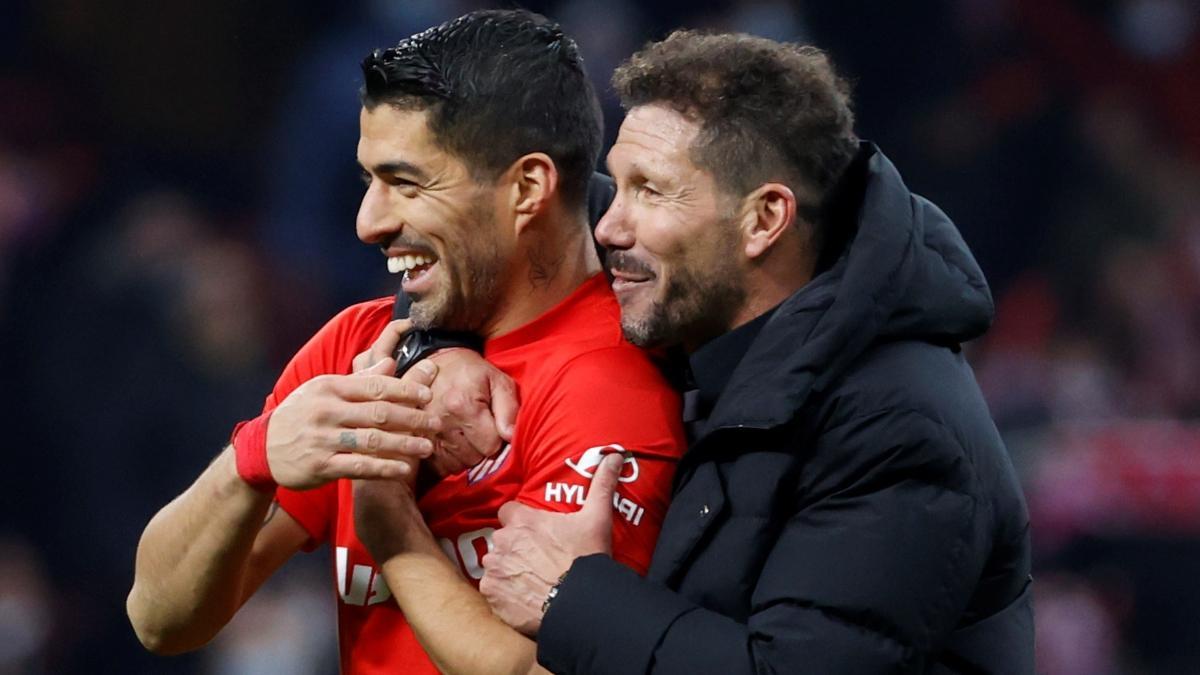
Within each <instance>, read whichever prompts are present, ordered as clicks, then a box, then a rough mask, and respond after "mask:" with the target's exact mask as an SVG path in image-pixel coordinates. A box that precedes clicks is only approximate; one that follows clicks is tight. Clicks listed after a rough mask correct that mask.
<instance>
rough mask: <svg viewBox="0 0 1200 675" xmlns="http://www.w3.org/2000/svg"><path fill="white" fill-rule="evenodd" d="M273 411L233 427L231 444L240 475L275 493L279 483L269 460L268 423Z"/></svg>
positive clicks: (253, 484)
mask: <svg viewBox="0 0 1200 675" xmlns="http://www.w3.org/2000/svg"><path fill="white" fill-rule="evenodd" d="M270 419H271V413H269V412H267V413H263V414H262V415H259V416H258V417H255V418H254V419H252V420H247V421H245V422H242V423H240V424H238V425H237V426H236V427H234V428H233V435H232V437H231V439H230V445H231V446H233V457H234V464H235V467H236V468H237V474H238V477H239V478H241V479H242V480H243V481H244V482H245V483H246V484H247V485H249V486H250V487H252V488H254V489H255V490H258V491H259V492H263V493H268V494H269V493H273V492H275V488H276V487H278V485H277V484H276V483H275V478H274V477H273V476H272V475H271V466H270V464H269V463H268V461H267V424H268V422H269V421H270Z"/></svg>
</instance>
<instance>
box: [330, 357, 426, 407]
mask: <svg viewBox="0 0 1200 675" xmlns="http://www.w3.org/2000/svg"><path fill="white" fill-rule="evenodd" d="M390 362H391V359H385V360H384V361H380V362H379V363H378V364H376V365H375V366H372V367H371V368H370V369H369V370H366V371H364V372H362V373H359V374H357V375H351V376H339V375H330V376H325V377H323V378H322V387H323V388H324V389H325V390H326V391H327V392H329V393H331V394H333V395H334V396H336V397H338V398H340V399H342V400H344V401H391V402H393V403H400V404H403V405H409V406H414V407H420V406H424V405H425V404H426V403H429V401H430V400H432V399H433V391H432V390H430V388H429V384H428V382H427V381H425V380H424V379H423V378H426V377H428V378H432V376H433V373H436V372H437V366H435V365H433V364H432V363H430V364H429V367H428V368H422V366H424V365H425V363H426V362H425V361H422V362H421V363H419V364H417V366H415V367H414V368H413V369H412V370H414V371H416V370H421V371H423V372H421V373H417V374H416V375H414V377H413V378H411V379H409V378H408V377H407V375H406V377H405V378H403V379H396V378H395V377H392V376H391V375H390V374H381V373H380V372H376V371H377V369H380V368H387V364H388V363H390ZM314 381H315V380H314Z"/></svg>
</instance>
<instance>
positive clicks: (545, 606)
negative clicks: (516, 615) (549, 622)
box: [542, 567, 571, 618]
mask: <svg viewBox="0 0 1200 675" xmlns="http://www.w3.org/2000/svg"><path fill="white" fill-rule="evenodd" d="M570 571H571V568H569V567H568V568H567V570H566V572H563V573H562V574H560V575H558V581H555V582H554V584H553V585H552V586H550V590H549V591H547V592H546V599H545V600H543V601H542V618H545V617H546V612H548V611H550V605H551V604H552V603H553V602H554V599H555V598H557V597H558V592H559V589H560V588H562V584H563V582H564V581H566V580H567V573H568V572H570Z"/></svg>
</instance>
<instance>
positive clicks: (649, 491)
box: [265, 275, 686, 674]
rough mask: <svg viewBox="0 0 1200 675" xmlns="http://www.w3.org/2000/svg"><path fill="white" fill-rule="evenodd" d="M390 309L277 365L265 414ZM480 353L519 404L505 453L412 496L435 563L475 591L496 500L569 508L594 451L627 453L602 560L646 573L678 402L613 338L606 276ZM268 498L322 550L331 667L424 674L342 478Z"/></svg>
mask: <svg viewBox="0 0 1200 675" xmlns="http://www.w3.org/2000/svg"><path fill="white" fill-rule="evenodd" d="M393 303H394V300H393V299H391V298H388V299H381V300H375V301H371V302H366V303H362V304H359V305H355V306H353V307H350V308H348V309H346V310H345V311H343V312H342V313H340V314H339V315H338V316H336V317H334V319H333V320H332V321H330V322H329V323H328V324H327V325H326V326H325V327H324V328H322V329H321V330H320V331H319V332H318V333H317V334H316V335H315V336H314V337H313V338H312V340H310V341H309V342H308V344H306V345H305V346H304V347H303V348H302V349H301V350H300V352H299V353H297V354H296V356H295V357H294V358H293V359H292V361H291V363H289V364H288V366H287V367H286V368H285V369H284V372H283V374H282V376H281V377H280V379H279V382H278V383H277V385H276V387H275V389H274V391H273V392H272V393H271V395H270V396H268V397H267V402H266V407H265V409H266V410H270V409H272V408H274V407H275V406H276V405H278V403H279V402H281V401H283V400H284V399H285V398H286V397H287V396H288V394H290V393H291V392H292V391H293V390H294V389H296V388H297V387H298V386H300V385H301V384H303V383H304V382H305V381H307V380H309V379H311V378H313V377H316V376H319V375H323V374H346V373H349V372H351V360H352V359H353V358H354V356H355V355H356V354H358V353H360V352H362V351H364V350H365V349H367V348H368V347H369V346H370V345H371V343H373V342H374V341H375V339H376V338H377V337H378V336H379V334H380V333H381V332H382V331H383V328H384V327H385V326H386V325H387V323H388V322H389V321H390V320H391V316H392V308H393ZM484 357H485V358H486V359H487V360H488V361H490V362H491V363H493V364H495V365H496V366H497V367H498V368H499V369H500V370H502V371H504V372H505V373H507V374H508V375H509V376H510V377H512V378H513V380H514V381H515V382H516V383H517V386H518V389H519V393H520V399H521V407H520V411H519V412H518V414H517V423H516V428H515V432H514V438H513V441H512V443H511V444H510V445H509V446H508V447H506V448H504V449H503V450H501V452H500V453H498V454H497V455H496V456H495V457H492V458H490V459H487V460H485V461H483V462H481V463H480V464H479V465H477V466H475V467H473V468H471V469H469V470H467V471H464V472H462V473H459V474H456V475H453V476H448V477H446V478H445V479H443V480H442V481H441V482H440V483H438V484H437V485H435V486H434V487H433V488H431V489H430V490H429V491H428V492H427V493H426V494H425V495H424V496H422V497H421V499H420V501H419V503H418V505H419V507H420V509H421V512H422V514H424V516H425V520H426V522H427V523H428V524H429V528H430V530H431V531H432V532H433V534H434V536H435V537H437V539H438V542H439V543H440V544H441V546H442V548H443V550H444V551H445V552H446V555H447V556H449V557H450V558H451V559H452V560H454V561H455V562H456V563H457V564H458V566H459V570H460V571H461V573H462V574H463V575H464V577H465V578H466V579H467V580H468V581H470V582H471V583H473V584H475V586H476V587H478V584H479V579H480V578H481V577H482V576H483V568H482V566H481V565H480V560H481V559H482V557H483V555H484V554H485V553H487V551H488V550H489V549H490V547H491V534H492V532H493V531H494V530H495V529H496V528H498V527H499V521H498V520H497V519H496V512H497V511H498V510H499V508H500V506H501V505H502V504H504V503H505V502H507V501H510V500H513V499H516V500H519V501H521V502H523V503H525V504H529V505H531V506H535V507H537V508H542V509H549V510H554V511H575V510H578V508H579V507H580V506H581V505H582V503H583V498H584V496H585V494H586V491H587V487H588V485H589V483H590V480H591V475H592V473H593V471H594V469H595V467H596V465H597V464H598V463H599V460H600V457H601V456H602V454H603V453H604V452H605V451H606V450H607V449H610V448H611V449H627V450H630V451H632V452H633V453H634V457H633V458H631V459H627V460H626V462H625V466H624V468H623V470H622V474H621V482H620V484H619V486H618V489H617V494H616V495H615V497H614V503H613V508H614V510H615V513H614V514H613V515H614V519H613V522H614V527H613V555H614V557H615V558H616V559H617V560H619V561H621V562H623V563H625V564H627V565H629V566H630V567H632V568H634V569H636V570H637V571H638V572H639V573H642V574H644V573H645V571H646V569H647V567H648V566H649V564H650V556H651V553H652V551H653V549H654V542H655V540H656V539H657V537H658V530H659V527H660V526H661V524H662V519H663V517H664V515H665V514H666V510H667V501H668V498H669V495H670V489H671V478H672V475H673V473H674V470H675V465H676V462H677V460H678V458H679V456H680V455H681V454H682V452H683V450H684V448H685V447H686V442H685V440H684V435H683V429H682V425H681V423H680V400H679V396H678V394H677V393H676V392H675V391H674V390H673V389H672V388H671V387H670V386H669V385H668V383H667V382H666V380H665V379H664V378H663V376H662V374H661V373H660V372H659V370H658V368H657V367H656V366H655V365H654V363H653V362H652V361H651V360H650V358H649V357H648V356H647V355H646V354H645V353H644V352H642V351H641V350H639V349H638V348H636V347H634V346H633V345H631V344H629V343H628V342H626V341H625V340H624V339H623V338H622V336H621V329H620V311H619V307H618V305H617V302H616V298H615V297H614V296H613V293H612V290H611V289H610V288H609V286H608V283H607V280H606V279H605V278H604V276H603V275H596V276H595V277H592V278H591V279H589V280H588V281H586V282H584V283H583V284H582V285H580V286H579V288H577V289H576V290H575V291H574V292H573V293H572V294H571V295H570V296H569V297H567V298H566V299H564V300H563V301H562V302H560V303H559V304H558V305H556V306H555V307H554V308H552V309H550V310H549V311H547V312H546V313H545V314H543V315H541V316H540V317H538V318H537V319H535V320H533V321H531V322H530V323H528V324H526V325H524V326H521V327H520V328H517V329H516V330H514V331H512V332H509V333H506V334H505V335H502V336H499V337H497V338H495V339H492V340H489V341H488V342H487V343H486V344H485V345H484ZM277 499H278V501H279V503H280V505H281V506H282V508H283V509H284V510H286V511H287V512H288V513H289V514H290V515H291V516H292V517H293V518H295V519H296V521H297V522H298V523H300V525H301V526H302V527H304V529H305V530H306V531H307V532H308V534H309V537H310V541H309V543H308V545H307V546H306V548H307V549H308V550H312V549H313V548H315V547H317V546H319V545H320V544H322V543H330V545H331V546H332V547H333V549H334V555H333V565H332V567H333V569H332V572H333V586H334V589H335V591H336V602H337V608H338V641H339V647H340V650H341V665H342V672H343V673H355V674H367V673H399V672H403V673H436V672H437V669H436V668H435V667H434V666H433V663H432V662H431V661H430V660H429V657H428V656H427V655H426V654H425V651H424V650H423V649H422V648H421V646H420V644H419V643H418V642H417V639H416V636H415V635H414V634H413V631H412V629H411V628H410V627H409V625H408V624H407V622H406V621H405V620H404V615H403V614H402V613H401V612H400V609H399V608H398V606H397V605H396V603H395V602H394V601H392V599H391V592H390V591H389V589H388V588H387V585H386V584H385V583H384V580H383V577H382V575H381V574H380V572H379V568H378V566H377V565H376V564H375V562H374V561H373V560H372V559H371V556H370V555H369V554H368V553H367V552H366V549H365V548H364V547H363V546H362V544H361V543H360V542H359V540H358V538H357V537H356V536H355V533H354V516H353V514H354V509H353V505H352V503H351V499H352V491H351V484H350V481H348V480H339V481H335V482H333V483H329V484H327V485H325V486H322V487H320V488H316V489H313V490H308V491H303V492H298V491H294V490H289V489H286V488H280V489H279V490H278V491H277ZM463 639H464V640H469V639H470V636H469V635H464V636H463Z"/></svg>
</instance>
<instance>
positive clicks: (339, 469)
mask: <svg viewBox="0 0 1200 675" xmlns="http://www.w3.org/2000/svg"><path fill="white" fill-rule="evenodd" d="M413 469H414V467H413V465H412V464H411V463H410V462H409V461H405V460H400V459H386V458H383V457H371V456H369V455H361V454H355V453H338V454H335V455H333V456H331V457H329V459H328V460H326V462H325V467H324V470H323V471H322V473H324V474H325V476H324V477H325V478H326V479H327V480H333V479H335V478H382V479H387V480H400V479H403V478H406V477H407V476H408V475H409V474H411V473H412V472H413Z"/></svg>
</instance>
